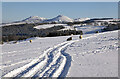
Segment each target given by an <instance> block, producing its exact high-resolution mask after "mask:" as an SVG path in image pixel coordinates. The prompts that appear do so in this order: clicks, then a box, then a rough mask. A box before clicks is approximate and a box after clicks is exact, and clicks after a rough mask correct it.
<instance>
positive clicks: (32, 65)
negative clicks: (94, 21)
mask: <svg viewBox="0 0 120 79" xmlns="http://www.w3.org/2000/svg"><path fill="white" fill-rule="evenodd" d="M96 27H97V26H96ZM84 28H85V29H87V28H88V29H87V30H84V32H87V31H89V32H91V30H93V29H95V28H94V27H92V26H89V27H88V26H85V27H84ZM84 28H82V29H84ZM97 28H98V27H97ZM78 30H79V28H78ZM68 37H70V36H59V37H45V38H39V37H36V38H31V39H32V40H33V41H32V43H30V42H29V40H30V39H27V40H26V41H19V42H17V44H12V43H10V44H8V43H5V44H3V45H2V53H1V55H2V63H1V64H0V68H1V69H0V70H1V71H2V72H3V74H2V76H4V77H59V76H66V77H117V76H118V75H117V74H118V30H117V31H110V32H104V33H96V34H85V35H83V38H82V39H79V35H73V36H72V37H73V40H72V41H66V39H67V38H68ZM65 73H66V74H65Z"/></svg>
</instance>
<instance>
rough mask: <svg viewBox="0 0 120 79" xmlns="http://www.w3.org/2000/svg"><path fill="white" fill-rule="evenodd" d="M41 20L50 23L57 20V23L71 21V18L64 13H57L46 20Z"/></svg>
mask: <svg viewBox="0 0 120 79" xmlns="http://www.w3.org/2000/svg"><path fill="white" fill-rule="evenodd" d="M43 22H48V23H51V22H58V23H61V22H73V19H71V18H69V17H67V16H64V15H58V16H57V17H55V18H52V19H47V20H44V21H43Z"/></svg>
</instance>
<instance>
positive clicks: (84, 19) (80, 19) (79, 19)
mask: <svg viewBox="0 0 120 79" xmlns="http://www.w3.org/2000/svg"><path fill="white" fill-rule="evenodd" d="M86 20H90V18H77V19H74V21H75V22H78V21H80V22H82V21H86Z"/></svg>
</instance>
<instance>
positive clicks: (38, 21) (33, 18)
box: [22, 16, 46, 23]
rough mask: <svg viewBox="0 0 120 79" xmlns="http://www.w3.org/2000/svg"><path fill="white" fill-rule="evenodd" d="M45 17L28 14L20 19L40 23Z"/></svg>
mask: <svg viewBox="0 0 120 79" xmlns="http://www.w3.org/2000/svg"><path fill="white" fill-rule="evenodd" d="M45 19H46V18H42V17H39V16H30V17H28V18H26V19H24V20H22V21H23V22H26V23H41V22H42V21H43V20H45Z"/></svg>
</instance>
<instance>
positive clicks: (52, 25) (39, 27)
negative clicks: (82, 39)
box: [34, 24, 74, 30]
mask: <svg viewBox="0 0 120 79" xmlns="http://www.w3.org/2000/svg"><path fill="white" fill-rule="evenodd" d="M60 25H62V26H63V27H65V28H64V29H61V30H74V28H73V27H72V26H68V25H67V24H44V25H38V26H35V27H34V28H36V29H47V28H51V27H54V26H60Z"/></svg>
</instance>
